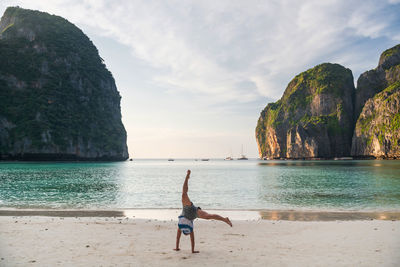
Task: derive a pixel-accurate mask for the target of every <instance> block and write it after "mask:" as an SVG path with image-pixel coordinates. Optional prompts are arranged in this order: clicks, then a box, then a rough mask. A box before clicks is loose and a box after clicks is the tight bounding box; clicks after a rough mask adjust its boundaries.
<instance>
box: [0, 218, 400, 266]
mask: <svg viewBox="0 0 400 267" xmlns="http://www.w3.org/2000/svg"><path fill="white" fill-rule="evenodd" d="M176 224H177V222H176V221H171V220H155V219H147V220H146V219H136V218H127V217H42V216H0V236H1V238H0V258H1V260H0V266H205V265H208V266H399V264H400V253H399V252H400V221H391V220H387V221H381V220H368V221H367V220H365V221H358V220H357V221H273V220H260V219H257V220H241V221H239V220H233V224H234V227H232V228H230V227H228V226H227V225H225V224H223V223H221V222H217V221H204V220H196V221H195V237H196V249H197V250H199V251H200V253H199V254H192V253H191V251H190V240H189V238H188V237H185V236H182V239H181V251H179V252H176V251H173V248H174V246H175V236H176V227H177V226H176Z"/></svg>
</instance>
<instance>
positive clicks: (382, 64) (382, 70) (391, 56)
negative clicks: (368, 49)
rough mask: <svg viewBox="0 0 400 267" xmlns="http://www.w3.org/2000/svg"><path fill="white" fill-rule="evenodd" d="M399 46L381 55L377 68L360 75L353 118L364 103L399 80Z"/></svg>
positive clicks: (359, 111)
mask: <svg viewBox="0 0 400 267" xmlns="http://www.w3.org/2000/svg"><path fill="white" fill-rule="evenodd" d="M399 64H400V45H397V46H395V47H393V48H391V49H388V50H386V51H385V52H383V53H382V55H381V57H380V59H379V64H378V66H377V67H376V68H375V69H373V70H370V71H367V72H364V73H363V74H361V75H360V78H358V81H357V90H356V102H355V117H356V118H358V116H359V114H360V113H361V110H362V108H363V107H364V104H365V102H366V101H367V100H368V99H370V98H371V97H373V96H374V95H375V94H377V93H379V92H381V91H382V90H384V89H385V88H386V87H388V86H389V85H391V84H393V83H394V82H396V81H399V80H400V66H399Z"/></svg>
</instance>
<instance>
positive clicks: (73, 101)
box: [0, 8, 128, 160]
mask: <svg viewBox="0 0 400 267" xmlns="http://www.w3.org/2000/svg"><path fill="white" fill-rule="evenodd" d="M0 51H1V53H0V158H1V159H23V160H24V159H27V160H29V159H34V160H40V159H45V160H60V159H68V160H125V159H127V158H128V151H127V146H126V131H125V128H124V126H123V124H122V122H121V110H120V99H121V97H120V95H119V92H118V91H117V88H116V86H115V82H114V79H113V77H112V75H111V73H110V72H109V71H108V70H107V69H106V67H105V65H104V63H103V61H102V59H101V58H100V56H99V54H98V51H97V49H96V47H95V46H94V45H93V43H92V42H91V41H90V40H89V38H88V37H87V36H86V35H85V34H84V33H83V32H82V31H81V30H80V29H78V28H77V27H75V26H74V25H73V24H71V23H69V22H68V21H67V20H65V19H63V18H61V17H58V16H52V15H49V14H47V13H43V12H39V11H32V10H25V9H21V8H8V9H7V10H6V12H5V13H4V15H3V17H2V18H1V21H0Z"/></svg>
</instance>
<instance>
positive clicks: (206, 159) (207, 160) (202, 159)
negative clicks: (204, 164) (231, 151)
mask: <svg viewBox="0 0 400 267" xmlns="http://www.w3.org/2000/svg"><path fill="white" fill-rule="evenodd" d="M209 160H210V159H201V161H209Z"/></svg>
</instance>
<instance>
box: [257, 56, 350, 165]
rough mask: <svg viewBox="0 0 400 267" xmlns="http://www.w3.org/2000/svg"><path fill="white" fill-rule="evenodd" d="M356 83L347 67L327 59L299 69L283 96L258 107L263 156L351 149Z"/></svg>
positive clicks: (319, 154) (340, 153) (331, 153)
mask: <svg viewBox="0 0 400 267" xmlns="http://www.w3.org/2000/svg"><path fill="white" fill-rule="evenodd" d="M354 90H355V89H354V83H353V75H352V72H351V70H349V69H346V68H344V67H343V66H341V65H338V64H330V63H325V64H321V65H318V66H316V67H314V68H312V69H309V70H307V71H305V72H303V73H301V74H299V75H297V76H296V77H295V78H294V79H293V80H292V81H291V82H290V83H289V85H288V87H287V88H286V90H285V92H284V94H283V96H282V98H281V99H280V100H279V101H277V102H275V103H270V104H268V105H267V107H266V108H265V109H264V110H263V111H262V112H261V116H260V118H259V120H258V124H257V128H256V138H257V143H258V147H259V153H260V157H262V158H292V159H299V158H300V159H301V158H329V157H342V156H347V155H349V154H350V147H351V137H352V132H353V97H354Z"/></svg>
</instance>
